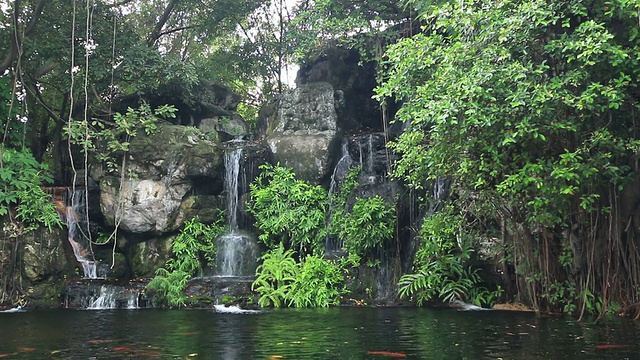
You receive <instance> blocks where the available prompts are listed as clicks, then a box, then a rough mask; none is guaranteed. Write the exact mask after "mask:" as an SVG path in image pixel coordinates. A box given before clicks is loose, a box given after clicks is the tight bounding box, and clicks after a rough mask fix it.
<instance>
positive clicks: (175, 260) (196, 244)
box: [147, 215, 225, 307]
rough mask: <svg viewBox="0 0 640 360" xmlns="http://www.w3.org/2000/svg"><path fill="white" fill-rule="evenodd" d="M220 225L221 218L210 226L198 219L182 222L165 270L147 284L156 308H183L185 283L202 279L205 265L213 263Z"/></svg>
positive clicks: (161, 270)
mask: <svg viewBox="0 0 640 360" xmlns="http://www.w3.org/2000/svg"><path fill="white" fill-rule="evenodd" d="M223 224H224V217H223V216H222V215H220V216H218V217H217V219H216V221H215V222H214V223H212V224H209V225H207V224H203V223H202V222H200V221H199V220H198V218H197V217H196V218H193V219H191V220H187V221H186V222H185V224H184V228H183V229H182V231H181V232H180V234H179V235H178V237H176V239H175V240H174V241H173V244H172V246H171V250H172V253H173V257H172V258H170V259H169V260H167V263H166V264H165V267H164V268H159V269H158V270H156V276H155V277H154V278H153V280H151V282H149V284H147V290H149V291H150V292H151V293H152V294H153V303H154V304H155V305H168V306H172V307H173V306H178V307H180V306H184V305H185V302H186V300H187V298H186V296H185V295H184V289H185V288H186V285H187V281H189V279H190V278H191V277H192V276H194V275H202V269H203V262H204V261H211V262H212V261H215V255H216V247H215V242H214V240H215V239H216V238H217V237H218V236H220V235H221V234H222V233H223V232H224V230H225V228H224V225H223Z"/></svg>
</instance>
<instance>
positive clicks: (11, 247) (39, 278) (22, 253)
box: [0, 221, 74, 308]
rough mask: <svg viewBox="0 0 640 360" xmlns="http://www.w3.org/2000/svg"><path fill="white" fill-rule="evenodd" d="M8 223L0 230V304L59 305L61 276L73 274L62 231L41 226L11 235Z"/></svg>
mask: <svg viewBox="0 0 640 360" xmlns="http://www.w3.org/2000/svg"><path fill="white" fill-rule="evenodd" d="M0 222H1V221H0ZM8 224H10V223H9V222H8V221H7V222H6V223H4V224H3V225H4V226H3V230H2V232H1V233H0V275H1V278H2V285H3V286H0V306H3V305H6V306H15V305H16V304H22V305H28V306H29V307H31V308H37V307H57V306H60V301H61V298H60V294H61V292H62V289H63V288H64V281H65V278H67V277H69V276H72V275H73V274H74V264H73V262H72V261H70V260H69V257H67V254H66V252H65V242H66V241H67V240H66V236H67V234H66V231H65V230H64V229H61V228H53V229H52V231H49V230H48V229H45V228H41V229H36V230H33V231H30V232H28V233H26V234H24V235H22V236H19V237H12V235H11V234H10V233H9V232H8V231H7V230H6V229H9V228H10V226H8ZM5 281H6V283H5ZM5 290H6V292H5ZM2 302H5V303H4V304H3V303H2Z"/></svg>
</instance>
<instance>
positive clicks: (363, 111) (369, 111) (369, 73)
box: [296, 47, 383, 131]
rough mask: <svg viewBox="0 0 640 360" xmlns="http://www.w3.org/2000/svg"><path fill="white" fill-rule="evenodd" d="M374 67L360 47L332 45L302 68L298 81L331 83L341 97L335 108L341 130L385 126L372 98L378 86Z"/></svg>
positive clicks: (381, 127) (377, 128) (299, 83)
mask: <svg viewBox="0 0 640 360" xmlns="http://www.w3.org/2000/svg"><path fill="white" fill-rule="evenodd" d="M375 67H376V64H375V63H374V62H373V61H364V60H363V59H362V58H361V57H360V54H359V53H358V50H355V49H341V48H337V47H332V48H328V49H325V51H324V54H323V55H321V56H319V57H318V58H317V59H316V60H314V61H313V62H311V63H309V64H307V65H306V66H303V67H302V68H300V70H299V71H298V74H297V78H296V85H297V86H299V87H300V86H304V85H307V84H311V83H316V82H327V83H329V84H331V86H333V89H334V90H335V92H336V98H337V99H338V101H337V105H338V106H337V107H336V109H337V112H338V118H339V124H340V128H341V129H342V130H344V131H351V130H357V129H362V128H366V129H370V130H382V129H383V125H382V122H381V116H380V105H379V104H378V102H377V101H376V100H374V99H373V98H372V96H373V95H374V92H373V89H374V88H375V87H376V86H377V84H376V71H375Z"/></svg>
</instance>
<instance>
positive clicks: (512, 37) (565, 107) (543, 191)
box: [377, 0, 640, 313]
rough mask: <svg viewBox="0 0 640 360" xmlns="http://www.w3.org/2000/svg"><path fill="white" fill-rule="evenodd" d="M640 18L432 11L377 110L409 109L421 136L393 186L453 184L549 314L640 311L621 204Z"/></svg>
mask: <svg viewBox="0 0 640 360" xmlns="http://www.w3.org/2000/svg"><path fill="white" fill-rule="evenodd" d="M412 3H416V4H417V3H418V2H413V1H412ZM639 10H640V9H639V8H638V4H637V3H636V2H633V1H624V0H622V1H611V2H604V1H589V2H570V1H555V2H553V3H551V4H549V3H548V2H544V1H530V2H522V3H521V2H510V1H499V2H485V1H481V2H473V1H461V2H457V1H456V2H451V3H442V4H439V5H438V6H435V5H433V6H426V7H423V8H422V18H423V20H424V21H425V23H427V24H428V25H427V26H426V27H425V28H424V32H423V33H421V34H418V35H416V36H413V37H411V38H407V39H403V40H401V41H399V42H398V43H397V44H395V45H393V46H391V47H390V49H389V51H388V52H387V53H386V59H387V65H388V71H387V72H386V73H385V74H384V76H385V81H384V83H383V85H382V86H381V87H380V88H379V89H377V93H378V96H379V98H380V99H383V98H385V97H395V98H396V99H397V100H398V101H402V102H403V106H402V108H401V109H400V111H399V113H398V115H397V120H396V121H403V122H406V123H408V124H410V126H409V130H408V131H406V132H405V133H403V134H402V135H401V136H400V137H399V138H398V140H397V141H396V142H394V144H393V145H392V146H393V148H394V150H395V151H397V152H398V153H399V154H401V155H402V158H401V159H400V160H399V161H398V163H397V164H396V169H395V176H397V177H398V178H402V179H404V180H405V181H406V182H407V183H408V184H410V185H411V186H413V187H416V188H419V187H422V186H424V185H425V179H426V180H428V179H433V178H435V177H436V176H446V177H451V178H453V179H455V181H456V182H455V183H456V187H457V190H458V191H457V194H458V196H460V200H459V202H458V204H459V205H460V206H466V207H467V208H468V209H469V210H471V212H472V213H473V214H474V215H475V216H474V218H476V219H483V218H484V219H487V218H488V217H487V216H486V214H487V211H490V212H491V213H493V218H494V219H497V220H498V222H502V223H503V227H502V229H503V232H502V239H503V241H504V246H505V251H506V253H507V254H508V257H507V258H506V260H507V261H509V262H511V263H512V264H514V265H515V266H516V267H517V269H516V271H517V273H518V274H522V277H521V279H522V282H521V283H520V284H519V286H520V288H519V289H520V292H521V293H522V295H523V296H525V297H528V298H529V299H530V301H531V302H532V303H533V304H534V305H535V306H538V307H540V308H547V309H552V310H565V311H567V312H578V313H582V312H584V311H585V310H588V311H592V312H596V311H601V312H603V311H604V310H605V308H606V307H607V304H611V302H612V301H613V302H617V303H618V304H622V303H625V304H629V303H633V302H635V301H637V300H638V298H639V297H640V294H638V292H637V289H638V285H639V284H640V283H639V280H640V276H639V275H640V264H638V262H637V261H636V260H634V255H633V253H634V251H635V250H633V249H635V248H636V246H638V244H637V242H636V240H635V239H636V237H635V235H633V234H631V233H629V232H627V231H625V227H626V225H625V223H624V221H628V218H626V219H622V218H621V214H620V203H619V196H620V191H621V189H623V187H624V185H625V184H627V183H629V182H630V181H632V180H633V177H634V171H635V165H633V164H630V163H629V159H630V158H633V157H635V156H636V152H637V149H638V145H639V143H638V137H637V135H636V134H637V129H636V125H635V114H636V113H637V111H638V98H639V96H638V94H639V93H638V90H637V83H638V56H637V54H638V51H640V38H639V37H638V34H639V30H640V27H639V26H638V22H637V13H638V11H639ZM489 218H490V217H489ZM614 249H619V250H614ZM622 249H624V250H622ZM612 273H617V274H624V275H622V276H621V277H620V278H616V279H615V280H613V281H612V279H611V278H610V274H612ZM562 284H565V285H562ZM560 288H561V289H562V290H563V292H562V294H561V295H559V294H560V293H559V292H558V289H560ZM570 288H573V289H575V291H574V292H573V294H572V293H571V292H570V291H569V289H570ZM564 290H567V291H564ZM573 295H575V296H573ZM572 296H573V297H572Z"/></svg>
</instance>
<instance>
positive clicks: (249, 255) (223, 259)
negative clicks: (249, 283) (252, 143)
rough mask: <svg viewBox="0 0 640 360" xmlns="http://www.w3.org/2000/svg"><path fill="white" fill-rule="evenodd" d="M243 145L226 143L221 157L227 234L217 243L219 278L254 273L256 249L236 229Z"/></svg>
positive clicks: (234, 142)
mask: <svg viewBox="0 0 640 360" xmlns="http://www.w3.org/2000/svg"><path fill="white" fill-rule="evenodd" d="M242 145H243V143H242V142H241V141H238V140H232V141H230V142H228V143H227V146H226V148H225V153H224V168H225V177H224V190H225V192H226V195H227V207H226V211H227V225H228V226H229V233H227V234H224V235H222V236H220V237H219V238H218V239H217V244H216V245H217V249H216V274H217V275H218V276H251V275H254V273H255V269H256V259H257V258H258V256H259V249H258V245H257V243H256V241H255V240H254V239H253V238H252V237H251V235H250V234H248V233H246V232H243V231H240V230H239V226H238V198H239V189H238V187H239V181H238V179H239V178H240V165H241V163H240V161H241V159H242Z"/></svg>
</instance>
